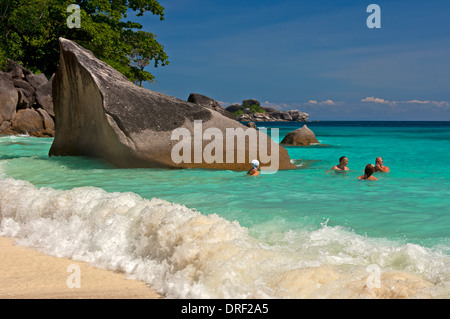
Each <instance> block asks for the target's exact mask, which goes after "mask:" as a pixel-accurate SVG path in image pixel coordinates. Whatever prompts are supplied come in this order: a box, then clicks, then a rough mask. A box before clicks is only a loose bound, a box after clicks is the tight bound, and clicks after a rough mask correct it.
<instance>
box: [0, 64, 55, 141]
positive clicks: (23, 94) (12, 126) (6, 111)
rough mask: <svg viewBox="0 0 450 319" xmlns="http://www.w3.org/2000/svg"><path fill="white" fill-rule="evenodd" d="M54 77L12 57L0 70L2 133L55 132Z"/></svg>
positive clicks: (43, 134)
mask: <svg viewBox="0 0 450 319" xmlns="http://www.w3.org/2000/svg"><path fill="white" fill-rule="evenodd" d="M52 80H53V76H52V77H51V78H50V80H48V79H47V77H46V76H45V74H42V73H41V74H33V73H32V72H31V71H29V70H27V69H26V68H24V67H23V66H21V65H20V64H19V63H17V62H15V61H12V60H8V65H7V68H6V72H0V135H18V134H28V135H30V136H37V137H53V136H54V134H55V113H54V111H53V99H52Z"/></svg>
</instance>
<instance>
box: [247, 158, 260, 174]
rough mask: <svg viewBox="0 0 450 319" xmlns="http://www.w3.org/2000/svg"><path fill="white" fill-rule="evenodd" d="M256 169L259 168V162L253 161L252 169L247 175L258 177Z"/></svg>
mask: <svg viewBox="0 0 450 319" xmlns="http://www.w3.org/2000/svg"><path fill="white" fill-rule="evenodd" d="M258 167H259V161H258V160H253V161H252V169H251V170H249V171H248V172H247V175H251V176H258V175H259V171H258Z"/></svg>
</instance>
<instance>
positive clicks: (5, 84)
mask: <svg viewBox="0 0 450 319" xmlns="http://www.w3.org/2000/svg"><path fill="white" fill-rule="evenodd" d="M18 100H19V96H18V93H17V91H16V89H15V88H14V85H13V84H12V77H11V75H10V74H8V73H4V72H0V125H1V124H2V123H3V122H4V121H10V120H11V119H12V118H13V116H14V113H15V112H16V106H17V102H18Z"/></svg>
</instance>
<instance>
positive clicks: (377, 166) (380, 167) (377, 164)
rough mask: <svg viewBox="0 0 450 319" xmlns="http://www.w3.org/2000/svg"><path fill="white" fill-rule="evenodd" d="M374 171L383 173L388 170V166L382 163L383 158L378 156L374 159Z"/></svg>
mask: <svg viewBox="0 0 450 319" xmlns="http://www.w3.org/2000/svg"><path fill="white" fill-rule="evenodd" d="M374 171H375V172H384V173H388V172H390V170H389V167H387V166H384V165H383V158H382V157H380V156H379V157H377V158H376V159H375V169H374Z"/></svg>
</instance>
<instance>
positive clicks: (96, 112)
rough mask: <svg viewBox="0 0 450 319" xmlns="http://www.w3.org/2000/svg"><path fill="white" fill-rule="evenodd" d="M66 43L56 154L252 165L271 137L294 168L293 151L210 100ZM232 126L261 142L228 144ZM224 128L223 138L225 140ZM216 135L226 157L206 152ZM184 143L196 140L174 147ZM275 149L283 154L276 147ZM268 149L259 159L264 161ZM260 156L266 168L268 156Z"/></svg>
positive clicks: (58, 85)
mask: <svg viewBox="0 0 450 319" xmlns="http://www.w3.org/2000/svg"><path fill="white" fill-rule="evenodd" d="M60 49H61V53H60V64H59V68H58V71H57V72H56V75H55V78H54V79H53V103H54V112H55V124H56V131H55V139H54V141H53V144H52V147H51V149H50V153H49V155H50V156H52V155H70V156H74V155H87V156H95V157H100V158H103V159H105V160H107V161H109V162H110V163H112V164H114V165H116V166H118V167H161V168H170V167H178V168H197V167H199V168H217V169H232V170H248V169H249V164H248V163H250V161H251V160H252V159H254V158H249V156H248V154H249V152H248V150H249V148H250V147H251V148H252V149H256V150H258V152H259V148H258V147H257V146H258V145H259V143H260V142H261V143H262V142H263V141H264V138H266V140H265V143H267V145H268V147H269V154H271V155H275V154H278V158H279V161H278V163H276V164H278V165H277V166H278V167H279V169H290V168H294V166H293V165H292V164H291V162H290V158H289V155H288V153H287V150H286V149H285V148H283V147H281V146H279V145H278V144H277V143H275V142H274V141H272V140H271V139H270V138H267V135H265V134H263V133H261V132H258V131H256V130H254V129H248V128H246V127H245V126H244V125H242V124H240V123H239V122H237V121H235V120H232V119H230V118H227V117H225V116H223V115H221V114H220V113H218V112H216V111H214V110H212V109H209V108H206V107H204V106H202V105H198V104H195V103H190V102H186V101H182V100H180V99H177V98H175V97H171V96H168V95H164V94H162V93H158V92H154V91H150V90H147V89H145V88H142V87H139V86H137V85H134V84H133V83H131V82H130V81H128V79H126V78H125V77H124V76H123V75H122V74H121V73H119V72H118V71H116V70H115V69H113V68H112V67H110V66H109V65H107V64H106V63H104V62H102V61H100V60H98V59H97V58H95V56H94V55H93V54H92V53H91V52H90V51H88V50H86V49H84V48H83V47H81V46H79V45H78V44H76V43H75V42H72V41H70V40H66V39H62V38H61V39H60ZM195 121H199V122H195ZM200 121H201V122H200ZM199 123H200V130H199V129H198V128H199V125H198V124H199ZM208 129H209V130H208ZM227 129H241V130H243V131H246V130H247V129H248V130H252V131H253V132H257V141H256V143H255V144H250V143H249V141H248V139H245V142H243V144H240V143H238V142H237V143H236V142H235V143H234V145H228V144H227V143H226V138H225V136H226V131H227ZM207 133H209V134H207ZM203 134H205V138H202V137H203ZM220 134H222V136H223V137H224V139H223V141H221V140H220V139H218V138H217V137H219V135H220ZM199 135H200V136H199ZM208 137H209V138H210V139H208ZM211 137H212V138H211ZM212 140H214V142H215V144H214V145H215V146H216V148H214V150H215V152H212V151H211V153H210V154H213V155H215V156H217V157H220V155H223V163H221V162H220V161H216V160H214V161H210V159H211V157H206V156H205V157H204V156H202V155H204V154H205V151H206V148H205V147H207V146H209V147H211V144H212ZM180 143H183V144H182V145H183V146H186V145H188V146H186V147H183V148H182V152H178V153H176V152H175V153H174V149H175V150H176V149H177V147H179V146H180ZM257 144H258V145H257ZM261 145H263V144H261ZM271 147H273V149H274V152H275V153H270V150H271ZM209 150H211V148H209ZM238 151H239V152H243V153H244V154H245V160H244V161H238V160H237V154H238ZM199 152H200V156H198V155H199ZM230 152H232V153H231V155H232V156H230V158H231V159H232V160H231V161H228V160H226V158H228V157H226V156H225V155H227V154H229V153H230ZM181 153H182V156H183V160H181V161H180V160H179V159H180V156H179V155H180V154H181ZM174 154H175V155H176V156H174ZM260 155H261V154H260V153H258V154H257V156H255V157H257V158H258V159H260ZM262 156H263V155H262ZM174 157H176V159H175V160H174ZM217 157H216V158H217ZM273 158H275V156H274V157H273ZM263 159H264V158H263ZM239 162H240V163H239ZM260 162H261V163H262V165H261V166H264V163H265V162H268V161H267V160H261V159H260ZM269 164H270V163H269Z"/></svg>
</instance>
